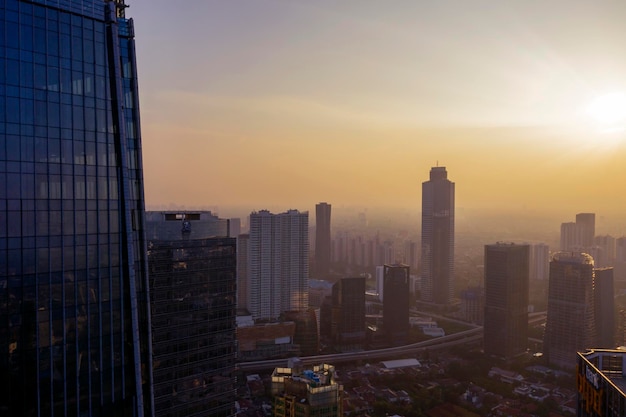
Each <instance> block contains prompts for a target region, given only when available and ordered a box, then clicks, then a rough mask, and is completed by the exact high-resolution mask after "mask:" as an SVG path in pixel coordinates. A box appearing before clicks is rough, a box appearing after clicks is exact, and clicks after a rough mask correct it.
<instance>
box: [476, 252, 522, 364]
mask: <svg viewBox="0 0 626 417" xmlns="http://www.w3.org/2000/svg"><path fill="white" fill-rule="evenodd" d="M529 253H530V247H529V245H517V244H513V243H496V244H494V245H485V318H484V320H485V325H484V349H485V353H487V354H493V355H498V356H501V357H511V356H515V355H519V354H521V353H524V352H526V346H527V344H528V281H529V278H528V276H529V273H528V268H529V262H528V258H529Z"/></svg>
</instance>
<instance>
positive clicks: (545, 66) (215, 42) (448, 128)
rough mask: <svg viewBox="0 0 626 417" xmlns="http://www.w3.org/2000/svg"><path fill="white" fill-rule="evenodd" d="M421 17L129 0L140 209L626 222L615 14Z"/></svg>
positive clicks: (531, 6) (371, 4) (441, 5)
mask: <svg viewBox="0 0 626 417" xmlns="http://www.w3.org/2000/svg"><path fill="white" fill-rule="evenodd" d="M422 3H427V2H414V1H398V2H393V4H388V3H384V4H383V3H381V2H378V1H362V2H358V3H357V2H336V1H330V0H328V1H326V0H320V1H316V2H309V1H306V2H305V1H293V2H291V1H290V2H287V1H282V0H273V1H270V0H248V1H238V2H220V1H205V0H186V1H185V3H184V7H183V6H181V5H180V3H178V2H171V1H170V2H166V1H164V0H155V1H150V2H140V1H135V2H132V3H131V8H130V9H129V13H128V14H129V15H130V16H132V17H133V18H134V19H135V25H136V33H137V35H136V41H137V53H138V66H139V76H140V94H141V109H142V133H143V149H144V154H143V156H144V176H145V192H146V200H147V204H148V206H149V207H150V206H158V205H165V204H169V203H175V204H177V205H184V206H188V207H193V206H207V205H217V206H221V205H249V206H250V207H251V208H263V207H266V206H276V205H284V206H285V207H293V208H300V209H303V210H307V209H308V210H311V209H312V207H313V205H314V204H315V203H316V202H318V201H328V202H331V203H333V204H335V205H340V204H351V205H363V206H377V205H381V206H415V207H419V206H420V204H421V182H422V181H425V180H427V179H428V171H429V170H430V167H431V166H434V165H435V164H436V163H437V161H438V162H439V164H440V165H444V166H446V167H447V169H448V172H449V177H450V179H451V180H452V181H455V182H456V184H457V186H456V187H457V188H456V190H457V206H464V207H503V208H507V209H509V208H521V207H527V208H531V209H541V208H544V207H547V208H553V207H555V206H562V207H564V208H565V211H568V212H571V213H576V212H580V211H596V212H603V211H604V212H611V213H618V214H619V213H623V212H625V210H626V193H625V192H624V191H623V189H624V183H625V182H626V162H625V161H626V134H625V133H624V130H620V129H621V128H622V124H621V122H615V123H613V124H611V125H610V126H608V125H603V124H601V123H598V122H597V121H595V120H593V119H592V118H591V117H590V116H589V115H588V114H587V113H586V111H585V110H586V108H587V106H588V105H589V103H590V102H591V100H592V99H593V98H594V97H597V96H600V95H602V94H607V93H612V92H620V91H626V54H625V53H624V50H623V45H624V44H626V25H624V24H623V21H622V20H621V19H622V17H623V16H625V15H626V3H624V2H622V1H606V2H597V3H596V2H589V1H586V0H568V1H554V2H549V3H550V4H549V5H546V4H543V3H544V2H527V1H521V0H519V1H511V2H506V4H496V3H495V2H493V1H486V0H484V1H479V0H477V1H475V2H466V1H462V0H457V1H452V0H442V1H438V2H432V3H436V4H422ZM428 3H430V2H428ZM470 3H471V4H470ZM498 3H500V2H498ZM616 123H617V124H616ZM624 123H626V121H624ZM608 128H611V129H613V131H612V132H606V130H607V129H608ZM570 207H571V209H570Z"/></svg>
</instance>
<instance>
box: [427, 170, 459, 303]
mask: <svg viewBox="0 0 626 417" xmlns="http://www.w3.org/2000/svg"><path fill="white" fill-rule="evenodd" d="M421 261H422V269H421V271H422V300H423V301H425V302H427V303H434V304H440V305H449V304H450V303H451V302H452V298H453V296H454V183H453V182H451V181H450V180H448V173H447V171H446V168H445V167H433V168H432V169H431V170H430V180H429V181H426V182H423V183H422V258H421Z"/></svg>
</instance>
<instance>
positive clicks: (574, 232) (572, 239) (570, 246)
mask: <svg viewBox="0 0 626 417" xmlns="http://www.w3.org/2000/svg"><path fill="white" fill-rule="evenodd" d="M595 233H596V215H595V213H578V214H577V215H576V222H575V223H573V222H568V223H562V224H561V245H560V246H561V247H560V249H561V250H562V251H578V252H581V251H583V252H588V251H589V250H590V248H591V247H593V245H594V237H595Z"/></svg>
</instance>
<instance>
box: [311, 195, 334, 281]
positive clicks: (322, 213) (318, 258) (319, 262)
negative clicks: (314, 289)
mask: <svg viewBox="0 0 626 417" xmlns="http://www.w3.org/2000/svg"><path fill="white" fill-rule="evenodd" d="M330 209H331V206H330V204H327V203H319V204H317V205H315V269H316V271H317V273H318V275H319V276H321V277H323V276H324V275H327V274H328V272H329V271H330Z"/></svg>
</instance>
